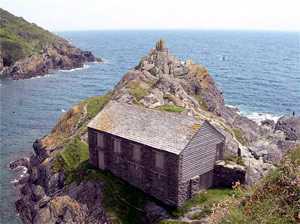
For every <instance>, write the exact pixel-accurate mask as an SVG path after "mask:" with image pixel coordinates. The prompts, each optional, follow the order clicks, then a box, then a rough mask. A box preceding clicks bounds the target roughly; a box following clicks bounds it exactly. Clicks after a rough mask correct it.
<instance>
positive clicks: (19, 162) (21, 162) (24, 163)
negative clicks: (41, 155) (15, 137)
mask: <svg viewBox="0 0 300 224" xmlns="http://www.w3.org/2000/svg"><path fill="white" fill-rule="evenodd" d="M20 166H24V167H26V168H29V167H30V163H29V159H28V158H23V159H18V160H16V161H13V162H10V163H9V168H10V169H11V170H14V169H16V168H17V167H20Z"/></svg>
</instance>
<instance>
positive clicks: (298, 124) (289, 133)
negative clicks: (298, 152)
mask: <svg viewBox="0 0 300 224" xmlns="http://www.w3.org/2000/svg"><path fill="white" fill-rule="evenodd" d="M275 130H276V131H277V130H280V131H283V132H284V134H285V136H286V138H285V139H286V140H292V141H296V140H300V116H292V115H285V116H283V117H281V118H279V119H278V121H277V123H276V126H275Z"/></svg>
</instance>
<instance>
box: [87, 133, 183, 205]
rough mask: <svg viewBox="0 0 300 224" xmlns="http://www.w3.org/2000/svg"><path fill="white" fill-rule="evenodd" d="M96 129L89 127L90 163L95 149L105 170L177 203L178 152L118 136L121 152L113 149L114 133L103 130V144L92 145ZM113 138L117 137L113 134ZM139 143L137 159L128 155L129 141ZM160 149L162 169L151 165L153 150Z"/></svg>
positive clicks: (144, 190) (96, 160)
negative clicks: (162, 156)
mask: <svg viewBox="0 0 300 224" xmlns="http://www.w3.org/2000/svg"><path fill="white" fill-rule="evenodd" d="M96 132H97V131H96V130H94V129H91V128H89V131H88V133H89V150H90V163H91V164H93V165H94V166H97V167H98V150H101V151H103V152H104V162H105V170H108V171H110V172H112V173H113V174H114V175H116V176H118V177H120V178H122V179H124V180H126V181H127V182H129V183H130V184H132V185H134V186H135V187H138V188H139V189H141V190H142V191H143V192H145V193H148V194H150V195H152V196H154V197H156V198H157V199H159V200H161V201H162V202H164V203H166V204H169V205H174V206H177V204H178V172H179V166H178V155H176V154H172V153H168V152H165V151H161V150H157V149H154V148H152V147H149V146H145V145H140V144H138V143H135V142H132V141H129V140H127V139H121V138H119V139H120V140H121V153H115V152H114V151H113V138H114V136H112V135H110V134H107V133H103V132H101V133H102V134H104V142H105V146H104V147H103V148H99V147H98V146H96V139H97V135H96ZM115 138H117V137H115ZM130 143H134V144H136V145H140V146H141V160H140V161H135V160H133V159H132V154H131V150H132V145H131V144H130ZM156 151H159V152H163V153H164V169H159V168H157V167H156V166H155V152H156Z"/></svg>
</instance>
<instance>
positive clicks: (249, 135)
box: [10, 40, 300, 223]
mask: <svg viewBox="0 0 300 224" xmlns="http://www.w3.org/2000/svg"><path fill="white" fill-rule="evenodd" d="M109 100H117V101H119V102H126V103H129V104H138V105H140V106H144V107H149V108H156V109H159V110H167V111H172V112H176V113H182V114H186V115H189V116H198V117H201V118H203V119H207V120H208V121H209V122H210V123H211V124H212V125H213V126H214V127H215V128H216V129H218V130H219V131H220V132H221V133H222V134H223V135H224V136H225V137H226V144H225V150H226V155H234V154H236V153H237V150H238V148H240V150H241V155H242V157H243V160H244V162H245V164H246V165H247V180H246V181H247V183H248V184H254V183H256V182H257V181H258V180H259V179H261V178H262V177H263V176H265V175H266V174H267V173H268V172H269V170H270V169H272V168H273V165H272V164H271V162H273V161H278V160H279V159H281V157H282V154H283V152H284V150H285V149H286V148H289V147H292V146H294V145H295V144H296V142H297V141H298V140H299V138H300V136H299V127H298V126H299V121H300V117H293V116H287V117H283V118H282V119H280V120H279V121H278V123H277V124H276V128H275V124H274V122H272V121H265V122H263V124H262V125H261V126H258V125H257V124H256V123H255V122H253V121H251V120H249V119H247V118H245V117H242V116H240V115H239V114H238V113H237V110H236V109H232V108H228V107H226V106H225V104H224V98H223V95H222V92H221V90H220V89H219V88H218V87H217V86H216V84H215V82H214V80H213V79H212V78H211V76H210V75H209V74H208V72H207V71H206V69H205V67H204V66H197V65H195V63H193V62H192V61H187V62H182V61H180V60H178V59H177V58H175V57H174V56H173V55H172V54H171V53H170V52H169V51H168V49H167V47H166V44H165V41H164V40H160V41H159V42H158V43H157V44H156V48H155V49H151V50H150V53H149V55H147V56H145V57H144V58H142V59H141V61H140V62H139V64H138V65H137V66H136V68H135V70H132V71H129V72H128V73H127V74H125V75H124V76H123V77H122V79H121V80H120V81H119V83H118V84H117V85H116V86H115V88H114V89H113V90H112V91H111V92H109V93H108V94H107V95H105V96H102V97H93V98H91V99H87V100H85V101H83V102H81V103H79V104H77V105H75V106H74V107H73V108H72V109H71V110H69V111H68V112H67V113H65V114H64V115H63V116H62V117H61V118H60V119H59V121H58V123H57V124H56V125H55V126H54V128H53V130H52V132H51V133H50V134H49V135H47V136H45V137H44V138H43V139H42V140H37V141H36V142H35V143H34V145H33V147H34V151H35V154H34V155H32V156H31V158H30V159H29V161H28V160H25V159H21V160H18V161H16V162H13V163H11V164H10V167H11V168H12V169H13V168H15V167H17V166H20V165H23V166H26V167H27V168H28V176H27V177H25V178H23V179H22V180H20V182H19V184H22V185H24V186H23V187H22V189H21V194H22V196H21V198H20V199H19V200H18V201H17V202H16V208H17V211H18V213H19V214H20V218H21V219H22V221H23V222H24V223H55V222H58V223H104V222H107V223H111V222H113V221H114V220H115V221H116V222H122V220H123V221H124V219H122V218H124V217H117V215H119V214H120V213H122V212H125V213H126V214H127V213H128V212H127V210H126V209H128V210H130V212H132V208H134V206H136V205H134V206H132V205H129V207H128V203H127V201H126V200H123V198H121V199H120V198H118V195H121V194H120V192H119V191H121V190H120V189H122V186H124V185H125V184H124V183H121V184H120V185H118V186H117V187H116V188H114V187H113V184H112V182H113V181H112V177H107V176H101V175H103V174H101V175H100V176H97V174H99V173H96V171H95V170H93V168H91V167H89V165H88V145H87V130H86V127H85V125H86V124H87V123H88V122H89V121H90V120H91V119H92V118H93V117H94V116H95V115H96V114H97V113H98V112H99V111H100V110H101V108H103V107H104V106H105V104H106V102H108V101H109ZM294 126H297V128H296V127H294ZM291 139H292V140H291ZM266 162H268V163H266ZM117 182H120V181H119V180H118V181H117ZM105 186H108V188H109V189H106V190H105ZM128 192H129V191H128V189H126V191H125V192H123V193H124V194H123V195H122V197H129V196H128V195H129V193H128ZM104 193H105V194H108V195H107V196H106V197H105V196H103V195H104ZM136 194H137V193H136V192H135V194H134V199H132V198H130V197H129V199H128V200H131V203H137V205H140V204H139V200H136V197H137V196H136ZM116 195H117V196H116ZM116 197H117V198H116ZM144 197H145V196H144V195H143V196H141V197H140V198H139V199H141V200H146V199H144ZM114 200H115V201H114ZM147 200H148V199H147ZM111 201H112V202H111ZM116 201H117V203H121V204H122V206H124V205H125V208H124V207H122V206H119V205H117V206H119V207H116V205H115V203H116ZM120 201H121V202H120ZM110 203H111V204H110ZM108 204H109V206H112V207H109V206H108ZM126 206H127V207H126ZM118 209H119V210H118ZM134 209H135V210H136V208H134ZM139 209H142V212H144V210H143V209H144V208H143V207H142V208H139ZM117 210H118V212H116V211H117ZM139 212H140V211H139ZM118 213H119V214H118ZM130 214H131V213H130ZM141 214H144V213H139V216H137V217H138V218H139V222H147V221H145V219H144V216H142V215H141ZM152 218H153V217H152ZM120 220H121V221H120ZM127 221H128V220H127ZM129 223H132V222H129ZM148 223H149V222H148Z"/></svg>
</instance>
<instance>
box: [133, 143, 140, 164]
mask: <svg viewBox="0 0 300 224" xmlns="http://www.w3.org/2000/svg"><path fill="white" fill-rule="evenodd" d="M132 159H134V160H138V161H140V160H141V147H140V146H138V145H133V146H132Z"/></svg>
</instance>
